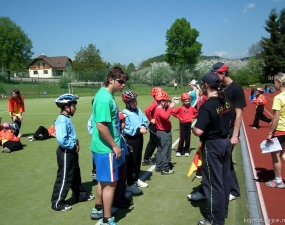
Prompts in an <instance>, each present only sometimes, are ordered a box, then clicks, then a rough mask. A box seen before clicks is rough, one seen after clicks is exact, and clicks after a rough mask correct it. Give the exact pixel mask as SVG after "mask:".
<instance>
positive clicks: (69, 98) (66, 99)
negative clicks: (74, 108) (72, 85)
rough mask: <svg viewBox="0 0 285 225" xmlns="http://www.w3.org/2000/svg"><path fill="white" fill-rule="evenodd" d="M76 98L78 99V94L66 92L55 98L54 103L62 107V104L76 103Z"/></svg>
mask: <svg viewBox="0 0 285 225" xmlns="http://www.w3.org/2000/svg"><path fill="white" fill-rule="evenodd" d="M77 99H79V97H78V96H76V95H73V94H69V93H67V94H63V95H61V96H59V97H58V98H57V99H55V103H56V105H57V107H59V108H62V107H63V106H66V105H70V104H71V103H75V104H77Z"/></svg>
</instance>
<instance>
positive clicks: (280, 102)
mask: <svg viewBox="0 0 285 225" xmlns="http://www.w3.org/2000/svg"><path fill="white" fill-rule="evenodd" d="M272 110H278V111H280V117H279V120H278V124H277V127H276V130H279V131H285V93H284V92H281V93H280V94H278V95H276V96H275V97H274V99H273V104H272Z"/></svg>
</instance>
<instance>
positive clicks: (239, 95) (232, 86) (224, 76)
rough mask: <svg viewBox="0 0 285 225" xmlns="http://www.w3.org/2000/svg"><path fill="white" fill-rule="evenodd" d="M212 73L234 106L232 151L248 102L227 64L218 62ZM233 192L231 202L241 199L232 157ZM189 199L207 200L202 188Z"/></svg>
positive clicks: (231, 131)
mask: <svg viewBox="0 0 285 225" xmlns="http://www.w3.org/2000/svg"><path fill="white" fill-rule="evenodd" d="M211 72H213V73H215V74H217V75H218V77H219V79H220V81H221V84H222V88H223V90H224V93H225V96H226V98H227V99H228V100H229V101H230V102H231V103H232V104H233V107H234V110H233V112H234V115H233V118H235V119H234V120H232V121H231V123H230V129H229V137H230V140H231V144H232V151H233V148H234V146H235V145H236V144H237V143H238V142H239V130H240V126H241V122H242V113H243V108H244V107H246V100H245V97H244V92H243V89H242V87H241V86H239V85H238V84H237V83H235V82H234V81H233V80H232V79H231V78H230V77H229V72H228V66H227V65H226V64H225V63H222V62H217V63H216V64H214V65H213V67H212V69H211ZM230 176H231V190H230V196H229V200H230V201H231V200H234V199H236V198H238V197H240V189H239V184H238V180H237V176H236V172H235V169H234V165H233V161H232V157H231V175H230ZM188 198H189V199H190V200H194V201H199V200H203V199H206V197H205V196H204V193H203V189H202V188H200V189H199V191H197V192H195V193H192V194H189V195H188Z"/></svg>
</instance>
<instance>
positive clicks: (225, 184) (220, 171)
mask: <svg viewBox="0 0 285 225" xmlns="http://www.w3.org/2000/svg"><path fill="white" fill-rule="evenodd" d="M232 109H233V108H232V105H231V104H230V103H229V102H226V104H224V105H222V104H221V102H220V100H219V98H217V97H210V98H209V99H208V100H207V101H206V102H205V103H204V104H203V105H202V106H201V108H200V109H199V112H198V117H197V123H196V125H195V127H196V128H198V129H200V130H203V131H204V132H203V134H202V135H201V136H200V140H201V142H202V165H203V167H202V169H203V170H202V174H203V175H202V186H203V190H204V193H205V195H206V198H207V209H208V210H207V214H206V217H205V219H206V220H207V221H209V222H211V223H213V224H222V225H223V224H224V219H225V217H226V216H227V213H228V204H229V193H230V158H231V143H230V139H229V138H228V133H229V124H230V120H231V117H232V113H231V110H232Z"/></svg>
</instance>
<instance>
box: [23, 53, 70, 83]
mask: <svg viewBox="0 0 285 225" xmlns="http://www.w3.org/2000/svg"><path fill="white" fill-rule="evenodd" d="M71 65H72V61H71V59H70V58H68V57H67V56H55V57H47V56H46V55H44V54H43V55H40V56H38V57H37V58H35V59H34V60H33V61H32V62H31V64H30V65H29V66H28V69H29V74H30V77H34V78H55V77H59V76H62V75H64V73H65V71H66V70H67V69H68V68H71Z"/></svg>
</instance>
